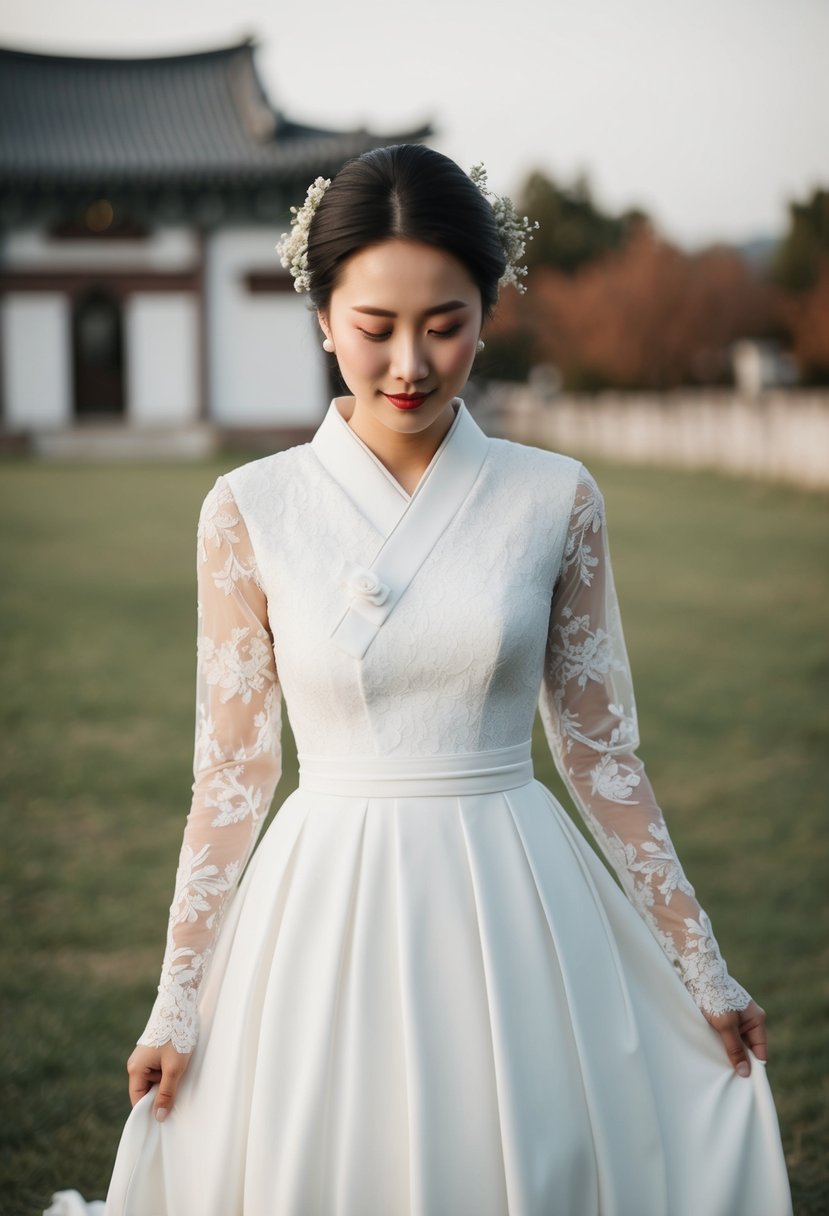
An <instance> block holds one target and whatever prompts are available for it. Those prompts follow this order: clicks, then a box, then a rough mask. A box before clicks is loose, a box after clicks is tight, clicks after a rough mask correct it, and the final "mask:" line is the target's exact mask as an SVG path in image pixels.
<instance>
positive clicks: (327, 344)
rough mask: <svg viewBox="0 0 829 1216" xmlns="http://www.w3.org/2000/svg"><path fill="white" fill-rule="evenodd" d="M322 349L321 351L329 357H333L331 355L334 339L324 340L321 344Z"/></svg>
mask: <svg viewBox="0 0 829 1216" xmlns="http://www.w3.org/2000/svg"><path fill="white" fill-rule="evenodd" d="M322 349H323V350H324V351H327V352H328V354H329V355H333V353H334V339H333V338H326V339H325V341H324V342H323V344H322Z"/></svg>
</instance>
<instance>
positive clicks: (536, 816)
mask: <svg viewBox="0 0 829 1216" xmlns="http://www.w3.org/2000/svg"><path fill="white" fill-rule="evenodd" d="M526 235H527V225H526V224H524V223H522V222H521V221H518V220H517V217H515V214H514V212H513V211H512V209H511V205H510V204H509V203H508V201H507V200H500V199H497V198H495V197H494V196H492V195H491V194H490V193H489V191H487V189H486V184H485V178H483V175H482V174H481V173H478V174H477V175H476V176H475V179H474V180H472V179H470V178H469V177H467V176H466V175H465V174H464V173H462V172H461V170H460V169H458V167H457V166H456V165H455V164H454V163H453V162H452V161H450V160H448V159H447V158H445V157H443V156H441V155H439V154H438V153H436V152H433V151H431V150H428V149H426V148H423V147H420V146H406V145H404V146H398V147H393V148H386V149H380V150H378V151H375V152H371V153H368V154H366V155H365V156H363V157H361V158H359V159H358V160H356V161H352V162H350V163H349V164H347V165H346V166H345V167H344V168H343V169H342V170H341V171H340V173H339V174H338V175H337V176H336V177H335V179H334V181H333V182H332V183H331V184H330V185H329V184H328V183H325V182H322V181H320V180H319V179H318V181H317V183H315V185H314V186H313V187H312V188H311V190H310V191H309V196H308V199H307V201H306V204H305V206H304V207H303V208H302V209H301V210H300V211H299V212H298V213H297V214H296V216H295V220H294V225H293V229H292V233H291V235H290V237H288V238H286V239H285V240H284V241H283V244H282V253H283V259H284V261H285V263H286V264H287V265H289V266H290V268H291V271H292V273H293V274H294V276H295V280H296V285H297V286H298V288H300V289H309V290H310V297H311V300H312V302H313V304H314V306H315V307H316V309H317V314H318V317H319V323H320V327H321V331H322V333H323V334H324V341H323V345H324V347H325V349H326V350H327V351H329V352H331V353H333V354H334V355H335V356H336V359H337V362H338V365H339V370H340V373H341V375H342V378H343V380H344V381H345V383H346V385H347V386H348V388H349V390H350V394H351V395H350V396H346V397H344V398H340V399H337V400H335V401H333V402H332V403H331V405H330V407H329V410H328V412H327V414H326V416H325V419H324V421H323V423H322V425H321V426H320V428H319V430H318V431H317V433H316V435H315V436H314V438H313V440H312V441H311V443H310V444H303V445H300V446H297V447H294V448H291V449H290V450H288V451H285V452H281V453H278V454H276V455H273V456H269V457H266V458H265V459H263V460H257V461H254V462H252V463H251V464H248V465H246V466H244V467H242V468H239V469H236V470H235V471H234V472H232V473H230V474H229V475H227V476H225V477H221V478H219V480H218V482H217V485H216V487H215V488H214V489H213V490H212V491H211V493H210V494H209V495H208V497H207V499H206V501H205V504H204V507H203V509H202V514H201V519H200V526H199V563H198V569H199V602H200V626H199V630H200V633H199V668H198V670H199V695H198V728H197V740H196V764H195V776H196V780H195V784H194V792H193V804H192V808H191V811H190V815H189V817H188V821H187V826H186V829H185V833H184V841H183V845H182V851H181V856H180V863H179V871H178V875H177V882H176V890H175V896H174V900H173V904H172V908H171V916H170V926H169V933H168V942H167V951H166V955H165V960H164V964H163V971H162V977H161V983H160V985H159V995H158V999H157V1000H156V1003H155V1006H154V1009H153V1011H152V1014H151V1017H150V1020H149V1023H148V1026H147V1028H146V1030H145V1032H144V1034H143V1035H142V1036H141V1038H140V1040H139V1045H138V1046H137V1048H136V1050H135V1051H134V1052H133V1054H132V1056H131V1057H130V1061H129V1065H128V1068H129V1076H130V1095H131V1099H132V1101H133V1103H134V1109H133V1111H132V1113H131V1115H130V1118H129V1120H128V1121H127V1125H126V1127H125V1129H124V1133H123V1136H122V1140H121V1144H120V1147H119V1151H118V1157H117V1160H116V1163H115V1170H114V1173H113V1178H112V1183H111V1186H110V1191H109V1196H108V1201H107V1209H106V1210H107V1213H108V1216H164V1214H165V1213H170V1214H171V1216H173V1214H174V1216H190V1214H191V1213H192V1214H193V1216H196V1214H197V1213H198V1216H234V1214H236V1216H334V1214H335V1213H336V1214H337V1216H373V1214H377V1216H404V1214H408V1213H418V1214H421V1216H444V1214H445V1216H465V1214H469V1216H504V1214H505V1213H509V1214H510V1216H551V1214H553V1213H561V1216H588V1214H590V1213H602V1216H666V1214H668V1216H702V1214H704V1216H741V1214H743V1216H785V1214H786V1213H788V1212H790V1210H791V1209H790V1201H789V1192H788V1186H787V1182H786V1175H785V1167H784V1164H783V1158H782V1152H781V1147H780V1140H779V1133H778V1130H777V1122H776V1117H775V1112H774V1106H773V1103H772V1099H771V1095H770V1092H769V1088H768V1084H767V1081H766V1076H765V1070H764V1067H763V1063H764V1061H765V1059H766V1036H765V1030H764V1015H763V1011H762V1010H761V1009H760V1008H759V1006H758V1005H757V1004H756V1002H754V1001H753V1000H752V999H751V998H750V997H749V995H748V994H747V993H746V992H745V990H744V989H743V988H741V987H740V985H739V984H737V983H736V982H735V981H734V980H733V979H732V978H731V977H730V976H729V974H728V971H727V969H726V966H725V963H724V962H723V960H722V958H721V956H720V953H719V950H718V947H717V944H716V941H715V939H714V937H713V934H712V932H711V927H710V924H709V922H708V920H707V918H706V916H705V913H704V912H703V910H702V909H701V908H700V906H699V904H698V903H697V901H696V899H695V897H694V892H693V888H692V887H691V886H690V884H689V882H688V881H687V879H686V877H685V875H684V874H683V871H682V869H681V867H680V863H679V861H678V859H677V857H676V855H675V853H674V850H673V847H672V844H671V841H670V838H669V836H668V832H667V829H666V827H665V823H664V820H663V818H662V814H661V811H660V809H659V806H658V805H657V803H656V801H655V799H654V795H653V791H652V789H651V787H650V785H649V783H648V780H647V777H646V775H645V773H644V770H643V766H642V763H641V761H640V760H639V759H638V758H637V756H636V754H635V748H636V747H637V745H638V735H637V724H636V711H635V705H634V698H633V690H632V687H631V682H630V673H629V667H628V661H627V656H626V652H625V646H624V640H623V635H622V629H621V623H620V619H619V614H618V606H617V600H616V595H615V591H614V584H613V576H612V571H611V565H610V560H609V555H608V545H607V535H606V525H605V513H604V507H603V502H602V497H601V494H600V492H599V489H598V487H597V486H596V483H595V482H594V480H593V478H592V477H591V475H590V473H589V472H588V471H587V470H586V469H585V468H584V466H583V465H581V464H580V463H579V462H578V461H576V460H574V459H571V458H569V457H567V456H563V455H560V454H557V453H552V452H547V451H542V450H540V449H536V448H531V447H525V446H521V445H518V444H514V443H509V442H506V441H503V440H494V439H488V438H487V437H486V436H485V435H484V434H483V433H482V431H481V430H480V429H479V428H478V426H477V425H476V423H475V422H474V421H473V420H472V418H471V416H470V415H469V413H468V412H467V410H466V407H465V406H464V404H463V402H462V401H461V400H460V399H459V398H458V393H459V392H460V391H461V389H462V386H463V385H464V383H465V381H466V379H467V377H468V375H469V372H470V369H471V367H472V364H473V361H474V358H475V354H476V350H477V349H478V347H479V345H480V334H481V329H482V325H483V323H484V321H485V320H486V318H487V316H488V315H489V313H490V312H491V309H492V307H493V305H494V303H495V301H496V298H497V292H498V287H499V283H500V282H507V281H512V282H514V283H517V282H518V281H519V276H520V274H521V273H522V270H521V268H520V266H519V265H518V262H517V259H518V258H520V254H521V252H523V238H524V237H526ZM539 689H540V696H539ZM283 693H284V696H285V700H286V706H287V708H288V710H289V713H290V717H291V723H292V726H293V730H294V734H295V737H296V740H297V746H298V751H299V757H300V783H299V788H298V790H297V791H296V792H295V793H293V794H291V795H290V796H289V798H288V799H287V800H286V802H285V803H284V804H283V806H282V807H281V809H280V811H279V813H278V815H277V816H276V818H275V820H274V822H273V823H272V824H271V826H270V827H269V829H268V831H267V833H266V834H265V836H264V838H263V840H262V843H261V845H260V847H259V848H258V849H257V851H256V853H255V854H254V855H253V857H252V860H251V861H250V864H249V866H248V868H247V870H246V871H245V874H244V877H243V878H242V880H241V884H240V885H239V890H238V893H237V894H236V895H235V897H234V898H233V899H231V895H232V893H233V891H234V889H235V888H236V887H237V884H239V875H240V872H241V871H242V868H243V867H244V865H245V863H246V861H247V859H248V858H249V857H250V854H251V851H252V849H253V847H254V844H255V842H256V838H257V835H258V832H259V828H260V826H261V823H262V820H263V818H264V817H265V815H266V812H267V809H268V805H269V803H270V800H271V797H272V795H273V792H274V788H275V786H276V784H277V780H278V778H279V774H280V755H279V723H280V705H281V697H282V694H283ZM536 704H538V705H539V706H540V710H541V715H542V720H543V724H544V728H545V731H546V734H547V738H548V740H549V744H550V747H551V749H552V753H553V756H554V758H555V762H556V764H557V767H558V769H559V772H560V773H561V774H562V776H563V778H564V780H565V782H566V784H567V786H568V788H569V791H570V793H571V794H572V796H573V799H574V801H575V803H576V805H577V807H578V809H579V810H580V812H581V813H582V815H583V816H584V818H585V819H586V821H587V823H588V824H589V826H590V828H591V829H592V831H593V833H594V834H595V836H596V838H597V839H598V842H599V844H600V845H601V847H602V849H603V850H604V852H605V854H606V855H607V857H608V859H609V860H610V862H611V863H612V865H613V866H614V868H615V870H616V872H617V874H618V876H619V878H620V879H621V882H622V885H623V887H624V888H625V890H626V892H627V895H628V897H629V899H626V898H625V896H624V895H623V894H622V892H621V891H620V890H619V888H618V886H617V885H616V884H615V883H614V882H613V880H612V878H611V877H610V876H609V875H608V873H607V871H606V870H605V868H604V867H603V866H602V865H601V863H600V862H599V860H598V859H597V858H596V857H595V855H594V854H593V852H592V850H590V848H589V847H588V846H587V845H586V844H585V842H584V841H583V840H582V838H581V836H580V835H579V833H578V832H577V831H576V830H575V828H574V826H573V825H572V823H571V821H570V819H569V818H568V816H567V815H566V814H565V813H564V812H563V811H562V809H561V807H560V806H559V804H558V803H557V801H556V800H555V798H554V797H553V796H552V794H551V793H550V792H549V791H548V790H547V789H546V788H545V787H543V786H542V785H541V784H539V783H538V782H537V781H535V780H534V779H533V776H532V766H531V761H530V753H529V749H530V744H529V740H530V734H531V729H532V723H533V717H534V712H535V709H536ZM211 956H212V957H211Z"/></svg>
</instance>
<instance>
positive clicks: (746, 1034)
mask: <svg viewBox="0 0 829 1216" xmlns="http://www.w3.org/2000/svg"><path fill="white" fill-rule="evenodd" d="M740 1034H741V1035H742V1037H743V1039H744V1041H745V1042H746V1043H748V1045H749V1047H750V1048H751V1050H752V1051H753V1052H754V1054H755V1055H756V1057H757V1059H758V1060H763V1061H766V1060H768V1058H769V1052H768V1038H767V1035H766V1015H765V1013H764V1011H763V1010H762V1009H761V1008H760V1006H759V1005H757V1004H755V1003H752V1004H751V1005H749V1007H748V1009H744V1010H743V1011H742V1014H741V1017H740Z"/></svg>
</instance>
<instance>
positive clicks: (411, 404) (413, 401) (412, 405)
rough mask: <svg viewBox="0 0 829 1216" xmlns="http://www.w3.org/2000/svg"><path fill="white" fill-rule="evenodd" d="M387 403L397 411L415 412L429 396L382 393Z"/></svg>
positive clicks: (426, 394) (424, 394) (425, 394)
mask: <svg viewBox="0 0 829 1216" xmlns="http://www.w3.org/2000/svg"><path fill="white" fill-rule="evenodd" d="M383 396H384V397H385V398H386V400H387V401H390V402H391V403H392V405H394V406H396V407H397V409H399V410H415V409H417V407H418V406H419V405H421V404H422V402H424V401H425V400H426V398H427V397H428V396H429V394H428V393H383Z"/></svg>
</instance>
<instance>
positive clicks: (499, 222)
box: [469, 165, 539, 292]
mask: <svg viewBox="0 0 829 1216" xmlns="http://www.w3.org/2000/svg"><path fill="white" fill-rule="evenodd" d="M469 176H470V178H471V179H472V181H473V182H474V183H475V185H476V186H477V187H478V189H479V190H480V192H481V194H483V196H484V198H485V199H486V200H487V202H488V203H489V204H490V206H491V207H492V210H493V212H494V213H495V224H496V226H497V228H498V235H499V236H500V238H501V244H502V245H503V247H504V254H505V256H506V259H507V268H506V270H505V271H504V273H503V274H502V275H501V278H500V279H499V280H498V282H499V285H500V286H505V285H507V284H509V283H511V284H512V286H513V287H514V288H515V289H516V291H522V292H523V291H526V290H527V287H526V284H525V283H522V282H521V279H522V278H524V276H525V275H526V273H527V267H526V266H524V265H522V264H521V263H522V259H523V257H524V252H525V250H526V248H527V241H531V240H532V239H533V235H532V234H533V232H534V231H535V229H536V228H538V226H539V225H538V220H536V221H535V223H533V222H532V221H531V220H530V219H528V217H527V216H526V215H525V216H521V217H519V215H518V212H517V211H516V210H515V206H514V204H513V201H512V199H510V198H507V197H506V195H504V196H503V197H502V196H501V195H498V194H496V193H495V192H494V191H493V190H490V189H489V186H488V185H487V180H486V169H485V168H484V166H483V165H473V166H472V168H471V169H470V170H469Z"/></svg>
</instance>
